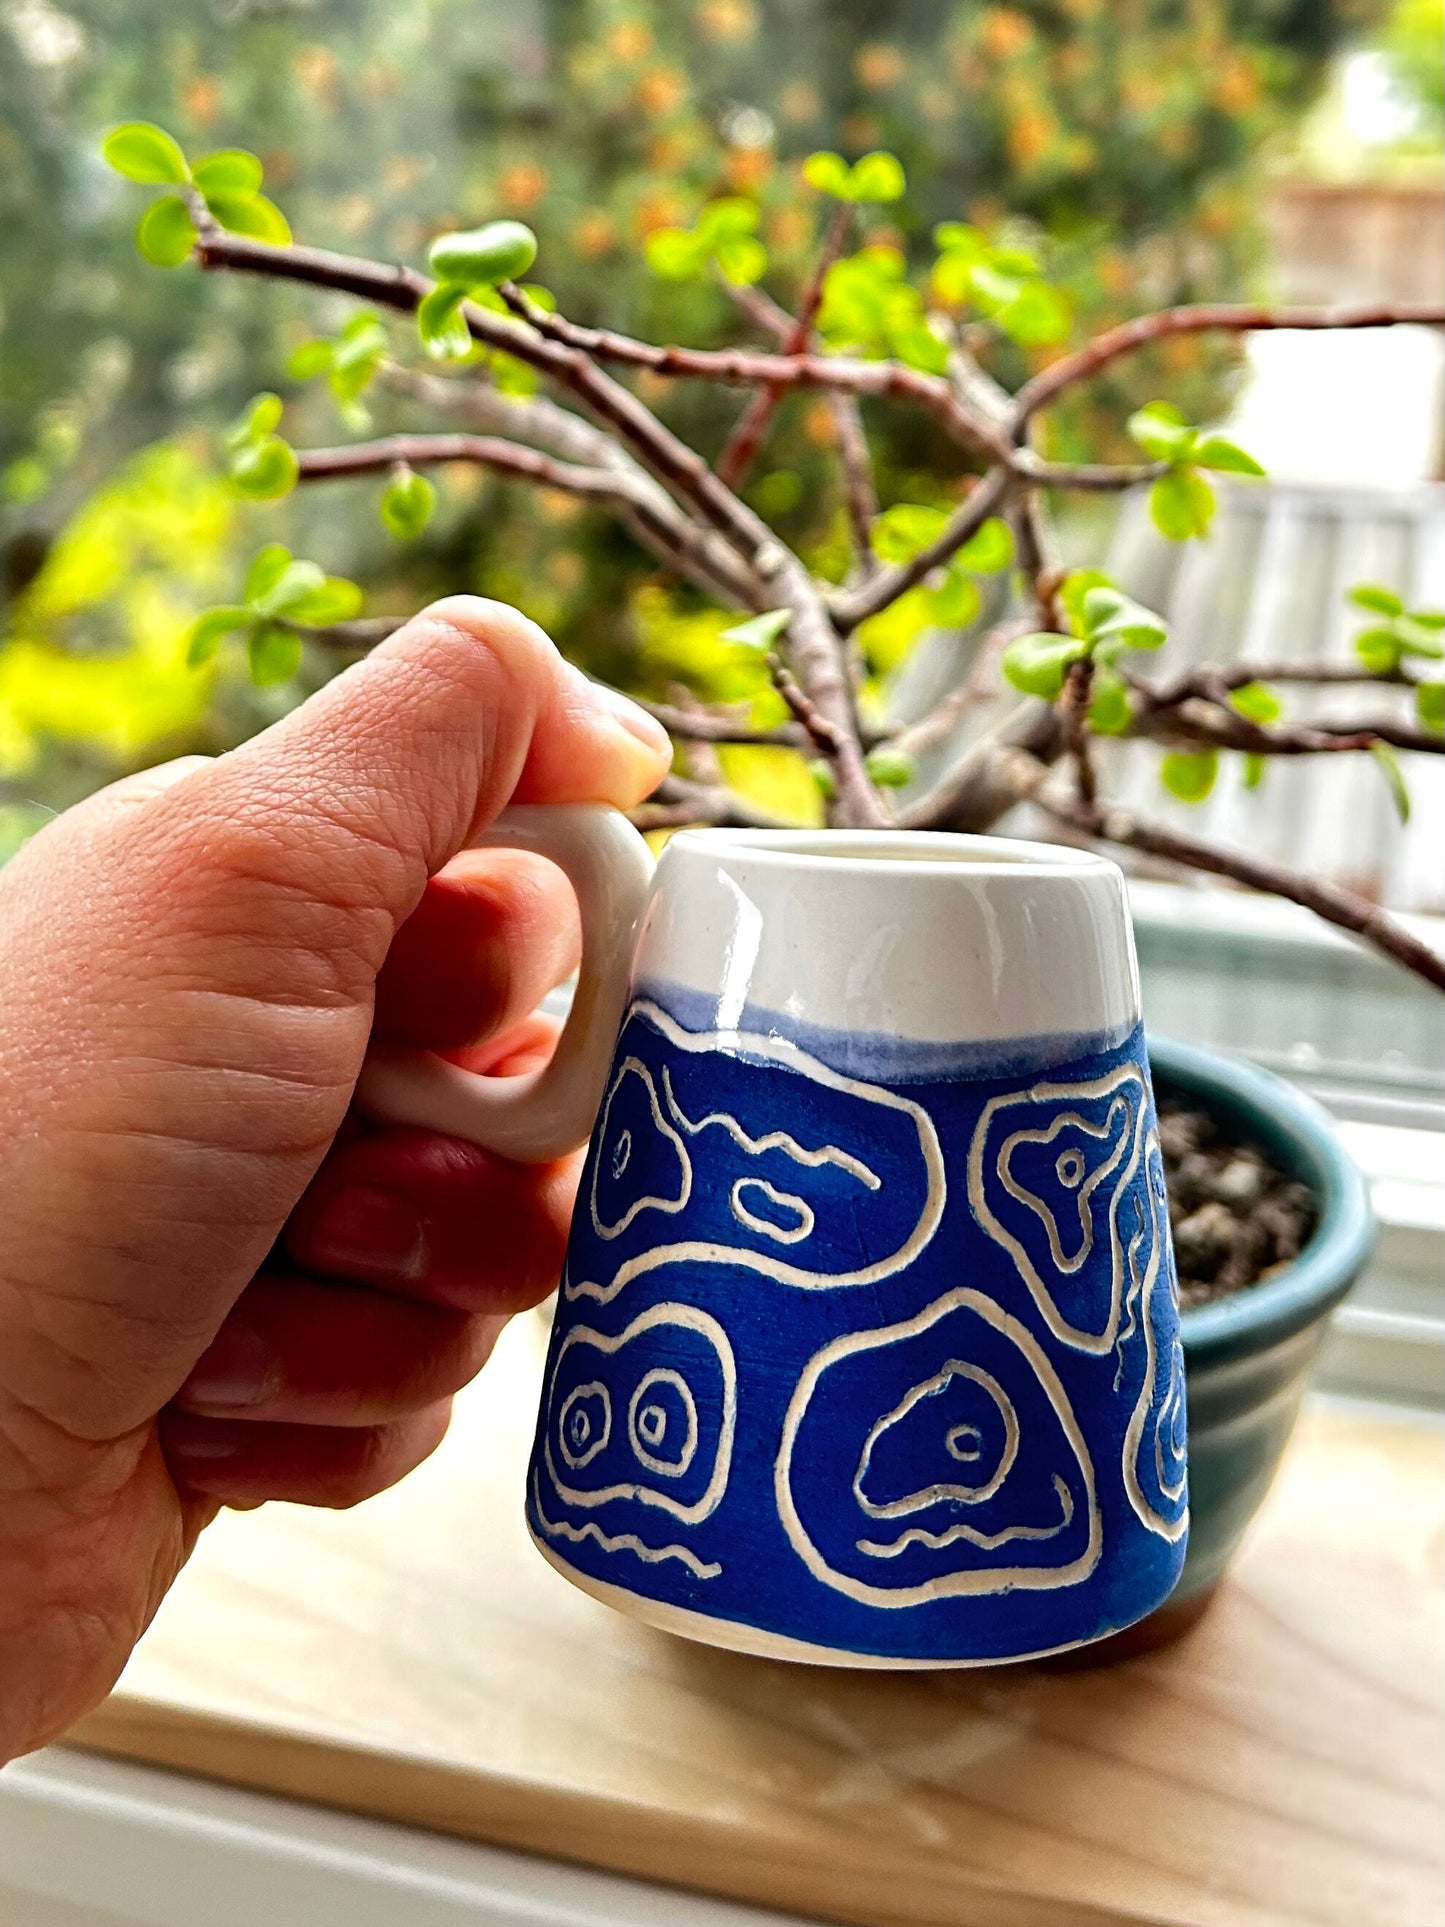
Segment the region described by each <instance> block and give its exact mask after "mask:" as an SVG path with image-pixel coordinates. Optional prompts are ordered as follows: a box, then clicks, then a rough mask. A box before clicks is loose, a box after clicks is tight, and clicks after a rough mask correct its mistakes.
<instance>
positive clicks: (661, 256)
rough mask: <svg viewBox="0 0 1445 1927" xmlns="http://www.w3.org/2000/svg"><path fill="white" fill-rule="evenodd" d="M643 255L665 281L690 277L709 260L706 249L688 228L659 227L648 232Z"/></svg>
mask: <svg viewBox="0 0 1445 1927" xmlns="http://www.w3.org/2000/svg"><path fill="white" fill-rule="evenodd" d="M643 254H644V256H645V257H646V260H647V265H648V267H650V268H651V269H652V272H653V273H654V274H658V275H661V276H662V278H663V280H664V281H687V280H690V279H691V278H692V276H693V275H695V274H698V273H700V272H701V270H702V268H703V266H704V265H705V263H706V261H707V249H706V248H705V247H704V245H703V243H702V242H701V241H699V240H698V238H697V236H696V235H695V234H694V233H693V232H692V230H691V229H690V228H685V227H663V228H658V229H657V230H656V231H655V232H654V233H652V234H649V235H648V237H647V240H646V243H645V244H644V247H643Z"/></svg>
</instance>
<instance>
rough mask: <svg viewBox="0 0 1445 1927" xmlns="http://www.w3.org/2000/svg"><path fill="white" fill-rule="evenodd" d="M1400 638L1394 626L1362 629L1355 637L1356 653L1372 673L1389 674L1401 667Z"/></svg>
mask: <svg viewBox="0 0 1445 1927" xmlns="http://www.w3.org/2000/svg"><path fill="white" fill-rule="evenodd" d="M1401 653H1402V651H1401V647H1400V638H1399V637H1398V636H1397V635H1396V634H1395V631H1394V628H1393V627H1391V628H1388V629H1384V628H1379V629H1361V631H1360V633H1359V634H1358V635H1357V636H1356V637H1355V654H1356V655H1357V656H1358V657H1359V659H1360V661H1361V662H1362V663H1363V664H1364V666H1365V667H1366V669H1368V670H1369V671H1370V672H1371V674H1372V675H1377V676H1378V675H1388V674H1389V673H1390V672H1391V670H1394V669H1398V668H1399V667H1400V656H1401Z"/></svg>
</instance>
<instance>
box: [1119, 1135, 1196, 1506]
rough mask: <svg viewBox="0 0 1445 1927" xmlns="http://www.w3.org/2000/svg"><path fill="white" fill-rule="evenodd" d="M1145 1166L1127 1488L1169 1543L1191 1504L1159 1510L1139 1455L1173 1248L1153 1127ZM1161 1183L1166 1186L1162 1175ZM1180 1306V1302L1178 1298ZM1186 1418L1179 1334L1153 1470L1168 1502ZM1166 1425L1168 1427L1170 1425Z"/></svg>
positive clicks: (1176, 1488) (1177, 1492) (1133, 1248)
mask: <svg viewBox="0 0 1445 1927" xmlns="http://www.w3.org/2000/svg"><path fill="white" fill-rule="evenodd" d="M1147 1159H1148V1164H1147V1168H1148V1170H1149V1173H1150V1183H1149V1187H1148V1198H1149V1211H1150V1213H1151V1216H1152V1225H1151V1226H1150V1229H1151V1231H1152V1236H1151V1237H1150V1242H1149V1262H1148V1264H1147V1266H1146V1267H1145V1270H1144V1276H1143V1277H1142V1279H1141V1278H1140V1277H1139V1275H1138V1270H1137V1266H1136V1262H1135V1253H1136V1252H1137V1250H1138V1244H1139V1240H1138V1239H1137V1238H1136V1239H1135V1240H1134V1241H1133V1242H1132V1243H1131V1244H1130V1247H1129V1261H1130V1271H1131V1273H1132V1275H1133V1289H1132V1290H1131V1292H1130V1300H1131V1304H1132V1301H1133V1299H1134V1297H1135V1295H1136V1294H1137V1297H1138V1303H1139V1323H1140V1324H1141V1325H1142V1326H1143V1328H1144V1384H1143V1386H1142V1388H1141V1389H1140V1392H1139V1398H1138V1402H1137V1403H1136V1404H1135V1406H1134V1410H1133V1412H1132V1413H1131V1414H1130V1417H1129V1425H1128V1429H1127V1430H1126V1432H1125V1434H1124V1489H1125V1491H1126V1492H1127V1493H1128V1495H1129V1503H1130V1505H1131V1506H1133V1508H1134V1510H1135V1512H1136V1513H1137V1514H1138V1516H1139V1518H1140V1519H1141V1520H1142V1521H1143V1523H1144V1524H1145V1525H1146V1526H1148V1528H1149V1530H1150V1531H1151V1532H1155V1533H1157V1534H1158V1535H1159V1537H1160V1538H1161V1539H1167V1540H1168V1541H1169V1542H1170V1543H1171V1544H1173V1543H1175V1542H1177V1541H1178V1540H1180V1539H1182V1538H1183V1536H1184V1534H1185V1533H1186V1532H1187V1531H1188V1529H1189V1508H1188V1506H1185V1507H1184V1508H1183V1509H1182V1510H1181V1512H1180V1514H1179V1516H1178V1518H1177V1519H1170V1518H1168V1517H1166V1515H1165V1514H1164V1513H1162V1512H1160V1511H1159V1509H1158V1507H1157V1506H1155V1505H1154V1504H1153V1503H1152V1501H1151V1500H1150V1498H1149V1496H1148V1494H1147V1493H1146V1492H1145V1491H1144V1489H1143V1487H1142V1485H1141V1484H1140V1482H1139V1456H1140V1451H1141V1449H1142V1446H1143V1441H1144V1427H1145V1425H1146V1424H1147V1423H1148V1419H1149V1410H1150V1407H1151V1406H1152V1405H1153V1403H1154V1395H1155V1392H1156V1390H1157V1388H1158V1371H1159V1341H1158V1338H1157V1336H1156V1334H1155V1330H1154V1319H1153V1316H1152V1314H1151V1310H1150V1300H1151V1299H1152V1297H1153V1295H1154V1290H1155V1287H1156V1285H1157V1284H1158V1281H1159V1270H1160V1267H1161V1265H1164V1264H1165V1263H1166V1262H1167V1258H1168V1252H1169V1242H1168V1240H1169V1217H1168V1211H1167V1208H1166V1206H1165V1204H1164V1201H1163V1198H1162V1197H1161V1196H1160V1195H1159V1193H1158V1192H1157V1191H1156V1189H1155V1184H1154V1173H1155V1167H1156V1165H1157V1164H1158V1161H1159V1140H1158V1138H1157V1136H1156V1135H1155V1134H1154V1132H1152V1131H1151V1132H1150V1133H1149V1141H1148V1150H1147ZM1160 1182H1161V1186H1162V1180H1161V1181H1160ZM1169 1290H1170V1297H1171V1299H1174V1297H1175V1292H1176V1290H1177V1287H1176V1286H1175V1283H1174V1279H1173V1275H1172V1273H1171V1275H1170V1280H1169ZM1176 1309H1177V1302H1176ZM1183 1419H1184V1348H1183V1346H1182V1345H1181V1344H1180V1343H1179V1341H1178V1340H1177V1339H1176V1340H1175V1341H1174V1344H1173V1345H1172V1346H1171V1348H1170V1354H1169V1390H1168V1392H1167V1393H1166V1395H1165V1398H1164V1401H1163V1403H1162V1405H1161V1406H1160V1409H1159V1415H1158V1418H1157V1419H1156V1421H1155V1428H1154V1471H1155V1477H1156V1479H1157V1480H1158V1484H1159V1490H1160V1492H1161V1493H1162V1494H1163V1496H1164V1498H1165V1499H1167V1500H1168V1501H1169V1502H1170V1504H1171V1505H1172V1504H1177V1503H1178V1501H1179V1500H1180V1499H1182V1498H1183V1496H1184V1490H1185V1486H1186V1485H1187V1483H1188V1475H1187V1473H1186V1471H1185V1465H1184V1441H1183V1439H1182V1438H1181V1437H1180V1433H1181V1431H1182V1428H1183ZM1166 1427H1167V1430H1166ZM1166 1439H1167V1441H1168V1443H1169V1447H1170V1451H1171V1455H1172V1456H1173V1458H1174V1459H1175V1461H1176V1464H1177V1466H1178V1473H1177V1475H1176V1476H1174V1477H1172V1478H1171V1477H1170V1476H1168V1475H1167V1474H1166V1473H1165V1470H1164V1448H1165V1442H1166Z"/></svg>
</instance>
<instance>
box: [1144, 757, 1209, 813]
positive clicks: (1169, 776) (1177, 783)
mask: <svg viewBox="0 0 1445 1927" xmlns="http://www.w3.org/2000/svg"><path fill="white" fill-rule="evenodd" d="M1218 775H1219V751H1218V750H1217V749H1201V750H1196V751H1192V752H1191V751H1185V750H1174V751H1172V752H1171V753H1170V754H1169V755H1168V756H1166V757H1164V758H1163V760H1162V761H1161V762H1160V764H1159V779H1160V781H1161V782H1162V783H1163V785H1164V787H1165V789H1166V790H1168V791H1169V793H1170V795H1171V796H1177V797H1178V798H1179V800H1180V802H1181V803H1202V802H1203V801H1204V799H1205V797H1206V796H1208V794H1209V792H1210V791H1211V790H1212V789H1213V788H1214V783H1215V778H1216V777H1217V776H1218Z"/></svg>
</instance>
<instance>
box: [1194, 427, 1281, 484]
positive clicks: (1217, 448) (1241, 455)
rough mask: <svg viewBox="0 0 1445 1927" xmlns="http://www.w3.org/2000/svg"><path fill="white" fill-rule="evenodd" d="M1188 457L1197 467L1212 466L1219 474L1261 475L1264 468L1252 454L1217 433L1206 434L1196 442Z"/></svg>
mask: <svg viewBox="0 0 1445 1927" xmlns="http://www.w3.org/2000/svg"><path fill="white" fill-rule="evenodd" d="M1189 459H1190V461H1191V462H1193V463H1194V464H1195V465H1196V466H1197V467H1199V468H1212V469H1214V470H1215V471H1216V472H1217V473H1218V474H1221V475H1263V473H1264V469H1263V468H1262V467H1261V465H1260V464H1259V463H1258V462H1257V461H1256V460H1255V459H1254V457H1253V456H1252V455H1246V454H1245V452H1244V450H1243V449H1242V448H1240V447H1238V446H1237V445H1236V444H1235V443H1234V442H1227V441H1225V440H1224V439H1223V438H1222V437H1221V436H1219V435H1207V436H1206V437H1205V438H1204V440H1203V441H1201V442H1196V443H1195V445H1194V447H1193V449H1192V450H1191V451H1190V455H1189Z"/></svg>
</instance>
